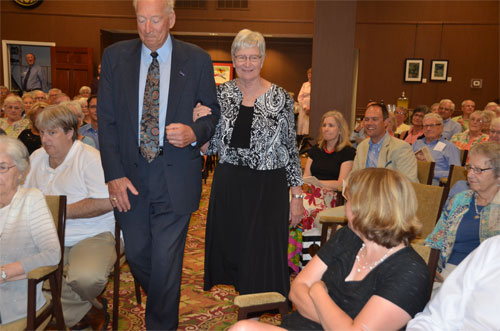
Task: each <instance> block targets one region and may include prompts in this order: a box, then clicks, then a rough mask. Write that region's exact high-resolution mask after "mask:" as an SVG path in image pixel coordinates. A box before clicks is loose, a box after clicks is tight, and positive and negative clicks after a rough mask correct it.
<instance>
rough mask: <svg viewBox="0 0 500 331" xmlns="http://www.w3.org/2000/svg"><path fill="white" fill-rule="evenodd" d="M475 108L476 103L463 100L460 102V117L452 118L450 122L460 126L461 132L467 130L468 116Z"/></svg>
mask: <svg viewBox="0 0 500 331" xmlns="http://www.w3.org/2000/svg"><path fill="white" fill-rule="evenodd" d="M475 108H476V103H475V102H474V101H472V100H464V101H462V115H460V116H456V117H453V118H452V120H454V121H455V122H457V123H459V124H460V125H461V126H462V131H465V130H467V129H468V128H469V117H470V114H472V112H473V111H474V109H475Z"/></svg>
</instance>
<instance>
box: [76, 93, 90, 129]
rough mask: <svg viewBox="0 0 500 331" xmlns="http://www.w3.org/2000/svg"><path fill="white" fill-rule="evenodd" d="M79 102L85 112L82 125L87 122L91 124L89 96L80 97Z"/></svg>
mask: <svg viewBox="0 0 500 331" xmlns="http://www.w3.org/2000/svg"><path fill="white" fill-rule="evenodd" d="M78 102H79V103H80V107H81V108H82V112H83V122H82V126H83V125H85V124H89V123H90V112H89V103H88V98H80V99H78Z"/></svg>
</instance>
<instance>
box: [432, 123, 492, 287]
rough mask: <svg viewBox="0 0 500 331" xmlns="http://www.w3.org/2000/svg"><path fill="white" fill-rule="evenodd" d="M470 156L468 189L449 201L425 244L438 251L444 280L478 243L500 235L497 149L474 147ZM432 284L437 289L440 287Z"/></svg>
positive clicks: (485, 144)
mask: <svg viewBox="0 0 500 331" xmlns="http://www.w3.org/2000/svg"><path fill="white" fill-rule="evenodd" d="M471 123H472V122H471ZM469 155H470V157H469V164H468V165H467V170H468V172H467V181H468V182H469V186H470V189H468V190H466V191H463V192H460V193H458V194H457V195H455V196H454V197H453V198H452V199H451V200H450V202H449V203H448V205H446V206H445V209H444V210H443V213H442V214H441V217H440V219H439V221H438V223H437V224H436V227H435V228H434V231H433V232H432V233H431V234H430V235H429V236H428V237H427V239H426V240H425V245H427V246H430V247H432V248H436V249H439V250H440V259H439V265H438V270H439V271H440V272H441V275H442V276H443V278H446V277H447V276H448V274H449V273H450V272H451V271H452V270H453V269H454V268H455V267H456V266H457V265H458V264H459V263H460V262H462V260H463V259H464V258H465V257H466V256H467V255H468V254H469V253H470V252H472V251H473V250H474V249H475V248H476V247H477V246H479V243H480V242H482V241H484V240H486V239H488V238H489V237H492V236H495V235H498V234H500V222H499V220H498V215H500V193H499V186H500V145H498V144H495V143H492V142H485V143H481V144H477V145H474V146H473V147H472V148H471V150H470V152H469ZM435 284H436V286H435V287H436V288H437V287H438V286H439V283H435Z"/></svg>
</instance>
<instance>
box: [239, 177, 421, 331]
mask: <svg viewBox="0 0 500 331" xmlns="http://www.w3.org/2000/svg"><path fill="white" fill-rule="evenodd" d="M345 197H346V200H347V203H346V205H345V210H346V216H347V226H345V227H343V228H342V229H340V230H339V231H337V232H336V233H335V235H333V237H332V238H330V240H329V241H328V242H327V243H326V244H325V245H324V246H323V247H321V249H320V251H319V252H318V254H316V256H314V258H313V259H312V260H311V262H309V263H308V264H307V266H306V267H305V268H304V270H302V271H301V272H300V273H299V275H298V276H297V277H296V278H295V280H294V281H293V283H292V287H291V290H290V296H289V298H290V300H291V301H292V302H293V304H294V305H295V307H296V308H297V310H296V311H295V312H293V313H291V314H289V315H285V316H284V317H283V322H282V324H281V327H282V328H285V329H289V330H400V329H401V328H403V327H404V326H405V325H406V323H408V321H409V320H410V319H411V318H412V317H413V316H415V315H416V314H417V313H419V312H420V311H422V310H423V309H424V307H425V304H426V303H427V301H428V299H429V293H430V277H429V270H428V269H427V265H426V264H425V262H424V260H423V259H422V258H421V257H420V256H419V255H418V254H417V253H416V252H415V250H413V248H412V247H411V245H410V242H411V240H412V239H414V238H415V237H416V235H417V234H418V232H419V230H420V228H421V223H420V221H419V220H418V218H417V216H416V212H417V208H418V205H417V199H416V196H415V191H414V189H413V185H412V184H411V182H410V181H409V180H408V178H406V176H404V175H403V174H401V173H400V172H398V171H395V170H390V169H385V168H366V169H361V170H358V171H355V172H353V173H352V174H351V176H350V178H349V182H348V183H347V187H346V189H345ZM233 330H238V331H240V330H281V329H280V328H278V327H276V326H272V325H268V324H263V323H258V322H256V321H252V320H245V321H241V322H239V323H238V324H236V325H235V326H234V327H233Z"/></svg>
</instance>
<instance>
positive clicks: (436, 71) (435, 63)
mask: <svg viewBox="0 0 500 331" xmlns="http://www.w3.org/2000/svg"><path fill="white" fill-rule="evenodd" d="M430 79H431V80H432V81H444V82H445V81H446V80H447V79H448V60H432V61H431V76H430Z"/></svg>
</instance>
